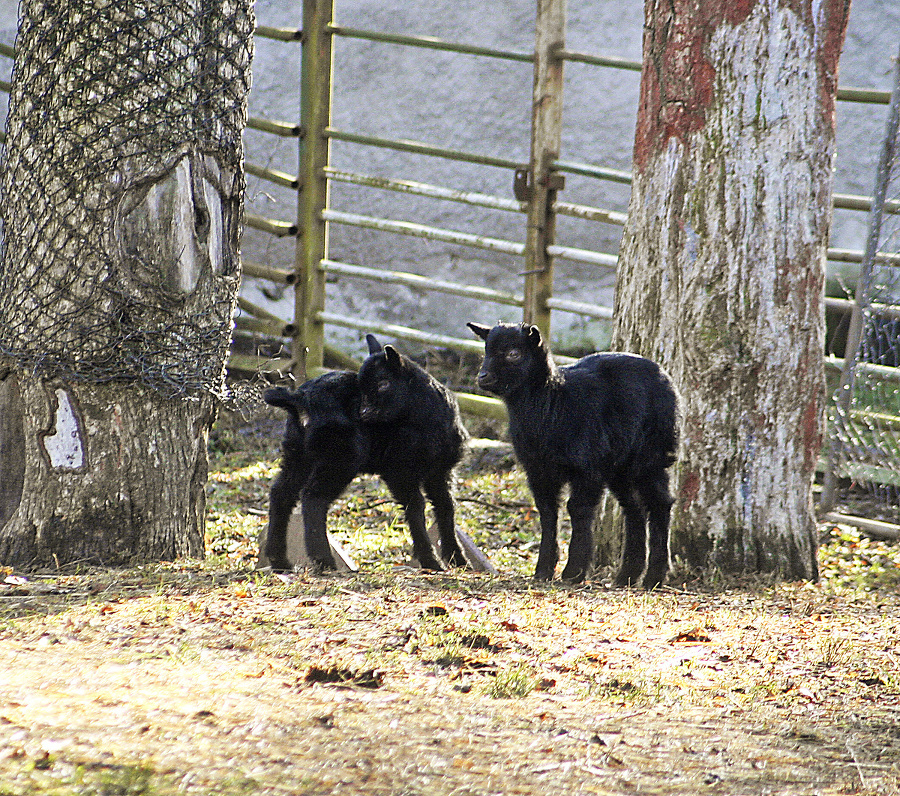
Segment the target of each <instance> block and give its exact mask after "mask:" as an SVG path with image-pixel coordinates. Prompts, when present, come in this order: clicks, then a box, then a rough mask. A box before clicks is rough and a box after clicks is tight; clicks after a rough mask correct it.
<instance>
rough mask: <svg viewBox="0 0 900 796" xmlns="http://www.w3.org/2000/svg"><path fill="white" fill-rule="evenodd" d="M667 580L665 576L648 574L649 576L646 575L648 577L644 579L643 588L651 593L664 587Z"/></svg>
mask: <svg viewBox="0 0 900 796" xmlns="http://www.w3.org/2000/svg"><path fill="white" fill-rule="evenodd" d="M665 579H666V576H665V574H663V575H656V574H653V575H651V574H650V573H649V572H648V573H647V575H646V577H645V578H644V583H643V584H642V585H643V587H644V588H645V589H646V590H647V591H650V590H651V589H658V588H659V587H660V586H662V585H663V581H664V580H665Z"/></svg>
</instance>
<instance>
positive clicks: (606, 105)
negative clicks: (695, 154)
mask: <svg viewBox="0 0 900 796" xmlns="http://www.w3.org/2000/svg"><path fill="white" fill-rule="evenodd" d="M16 9H17V3H16V2H14V0H0V40H2V41H5V42H10V43H11V42H12V41H13V39H14V35H15V18H16ZM256 14H257V20H258V22H259V23H260V24H265V25H272V26H290V27H299V26H300V15H301V3H300V2H299V0H258V1H257V2H256ZM336 20H337V22H338V23H340V24H344V25H347V26H351V27H359V28H365V29H375V30H383V31H389V32H395V33H408V34H414V35H430V36H437V37H441V38H445V39H450V40H454V41H459V42H464V43H467V44H478V45H484V46H492V47H498V48H504V49H511V50H516V51H521V52H530V51H531V50H532V49H533V27H534V9H533V7H532V5H531V4H530V3H522V2H518V1H517V2H514V1H513V0H483V2H478V3H460V2H459V0H431V2H428V3H425V2H421V0H409V1H408V2H403V3H399V2H398V3H390V4H386V3H384V2H375V1H374V0H336ZM642 21H643V4H642V3H641V2H639V0H632V2H630V3H621V2H613V0H569V2H568V32H567V42H566V44H567V47H568V48H569V49H573V50H580V51H584V52H590V53H595V54H600V55H609V56H619V57H622V58H626V59H629V60H636V61H639V60H640V57H641V28H642ZM898 40H900V4H898V3H897V2H896V0H857V2H855V3H854V4H853V6H852V10H851V17H850V27H849V31H848V36H847V43H846V47H845V51H844V54H843V56H842V59H841V75H840V84H841V85H842V86H858V87H872V88H879V89H888V88H890V83H891V69H892V58H893V56H895V55H896V53H897V46H898ZM335 46H336V51H335V52H336V57H335V69H336V79H335V89H334V126H335V127H338V128H341V129H346V130H348V131H353V132H359V133H367V134H371V135H376V136H384V137H393V138H408V139H413V140H419V141H424V142H427V143H432V144H435V145H439V146H447V147H451V148H456V149H461V150H466V151H472V152H479V153H485V154H490V155H496V156H500V157H504V158H511V159H515V160H520V161H522V162H523V163H524V162H526V161H527V159H528V146H529V117H530V105H531V66H530V64H527V63H512V62H505V61H494V60H492V59H487V58H482V57H475V56H466V55H455V54H450V53H442V52H437V51H429V50H420V49H412V48H400V47H396V46H393V45H387V44H376V43H370V42H363V41H357V40H350V39H346V38H340V37H339V38H337V39H336V45H335ZM9 66H10V65H9V61H8V59H5V58H0V77H3V78H4V79H8V75H9ZM299 70H300V47H299V45H298V44H289V43H280V42H272V41H268V40H265V39H259V38H257V40H256V57H255V61H254V70H253V90H252V93H251V97H250V112H251V115H255V116H263V117H267V118H274V119H283V120H288V121H295V120H296V119H297V118H298V113H299ZM638 86H639V75H638V74H637V73H635V72H623V71H618V70H610V69H603V68H598V67H593V66H588V65H583V64H575V63H568V64H567V65H566V88H565V92H566V93H565V111H564V124H565V132H564V137H563V152H562V158H563V159H564V160H574V161H583V162H587V163H592V164H596V165H601V166H606V167H611V168H616V169H621V170H628V169H629V168H630V163H631V150H632V143H633V137H634V117H635V112H636V104H637V96H638ZM5 103H6V97H5V95H4V94H2V93H0V113H4V114H5ZM885 116H886V106H871V105H858V104H853V103H839V104H838V166H837V175H836V182H835V188H836V190H837V191H839V192H843V193H858V194H871V192H872V187H873V182H874V171H875V163H876V160H877V148H878V145H879V142H880V138H881V136H882V134H883V128H884V120H885ZM244 138H245V145H246V158H247V161H248V162H253V163H256V164H259V165H262V166H269V167H272V168H276V169H279V170H282V171H286V172H296V169H297V142H296V140H295V139H278V138H274V137H272V136H269V135H265V134H263V133H259V132H256V131H253V130H248V131H247V133H246V134H245V137H244ZM333 160H334V164H335V166H336V167H339V168H346V169H348V170H352V171H358V172H364V173H368V174H374V175H379V176H385V177H394V178H399V179H411V180H417V181H421V182H429V183H434V184H438V185H445V186H448V187H452V188H458V189H466V190H477V191H482V192H485V193H490V194H495V195H498V196H503V197H508V198H512V174H511V173H510V172H508V171H506V170H501V169H495V168H490V167H480V166H470V165H467V164H460V163H448V162H446V161H442V160H437V159H434V158H428V157H424V156H416V155H407V154H402V153H396V152H390V151H387V150H378V149H373V148H370V147H361V146H356V145H351V144H346V143H342V142H335V143H334V145H333ZM332 198H333V202H332V204H333V206H334V207H335V208H336V209H339V210H345V211H349V212H357V213H362V214H365V215H373V216H382V217H387V218H393V219H399V220H407V221H417V222H420V223H424V224H430V225H435V226H441V227H446V228H449V229H458V230H463V231H468V232H479V233H482V234H485V235H491V236H496V237H503V238H508V239H510V240H516V241H523V240H524V235H525V231H524V218H523V217H521V216H519V215H517V214H505V213H497V212H493V211H481V210H476V209H472V208H469V207H467V206H463V205H457V204H450V203H444V202H438V201H435V200H427V199H417V198H412V197H406V196H401V195H399V194H394V193H388V192H377V191H373V190H371V189H363V188H354V187H352V186H347V185H335V187H334V190H333V194H332ZM560 198H561V199H563V200H565V201H571V202H578V203H583V204H588V205H593V206H597V207H604V208H609V209H614V210H620V211H624V210H625V209H626V208H627V203H628V188H627V186H622V185H618V184H615V183H609V182H603V181H598V180H593V179H589V178H580V177H577V176H572V175H568V176H567V182H566V188H565V190H564V191H563V192H562V194H561V196H560ZM295 202H296V198H295V195H294V194H293V192H291V191H288V190H284V189H280V188H278V187H276V186H273V185H272V184H270V183H268V182H264V181H262V180H259V179H256V178H252V177H251V178H248V185H247V209H248V212H251V213H255V214H258V215H264V216H270V217H274V218H281V219H284V220H290V221H292V220H293V219H294V217H295V212H296V208H295ZM331 229H332V236H331V256H332V257H333V258H334V259H339V260H343V261H346V262H351V263H357V264H360V265H368V266H374V267H382V266H383V267H391V268H396V269H399V270H407V271H414V272H416V273H422V274H426V275H433V276H435V277H439V278H444V279H448V278H452V279H453V280H455V281H460V282H466V283H470V284H479V285H487V286H490V287H496V288H501V289H504V290H508V291H512V292H517V293H520V292H521V284H522V278H521V276H520V274H521V271H522V268H523V266H522V262H521V261H520V260H519V259H517V258H512V257H506V256H502V255H494V254H491V253H489V252H483V251H480V250H475V249H465V248H461V247H456V246H449V245H445V244H440V243H435V242H427V241H422V240H417V239H412V238H405V237H399V236H395V235H390V234H386V233H377V232H369V231H365V230H358V229H353V228H349V227H345V226H339V225H332V227H331ZM865 232H866V217H865V214H863V213H852V212H848V211H837V212H836V214H835V224H834V234H833V241H832V242H833V245H834V246H837V247H841V248H855V249H861V248H862V247H863V243H864V239H865ZM620 236H621V228H619V227H615V226H611V225H606V224H600V223H589V222H583V221H576V220H573V219H566V218H563V219H561V220H560V229H559V241H558V242H560V243H562V244H565V245H571V246H577V247H583V248H587V249H595V250H600V251H606V252H611V253H615V252H616V251H617V249H618V243H619V239H620ZM244 241H245V245H244V256H245V258H246V259H249V260H254V261H258V262H265V263H268V264H270V265H273V266H280V267H291V265H292V262H293V258H294V241H293V239H275V238H272V237H270V236H268V235H265V234H263V233H259V232H257V231H255V230H252V229H248V230H247V231H246V233H245V238H244ZM612 282H613V280H612V274H611V273H609V272H608V271H607V270H605V269H601V268H597V267H596V266H588V265H579V264H576V263H571V262H568V261H558V262H557V267H556V284H555V292H556V293H557V295H560V296H564V297H566V298H573V299H577V300H583V301H592V302H599V303H606V304H608V303H609V302H610V301H611V298H612ZM244 293H245V295H247V297H248V298H250V299H251V300H253V301H256V302H259V303H266V304H267V305H268V306H270V307H272V308H273V309H275V311H276V312H278V313H279V314H280V315H281V316H282V317H284V318H290V317H291V315H292V311H293V298H292V296H291V295H289V293H290V291H282V290H278V289H274V288H272V286H270V285H268V284H265V283H258V282H257V280H252V279H248V280H246V283H245V286H244ZM328 309H329V310H331V311H334V312H338V313H343V314H347V315H351V316H354V317H360V318H379V319H383V320H386V321H389V322H393V323H399V324H404V325H411V326H417V327H420V328H424V329H426V330H429V331H437V332H441V333H444V334H450V335H454V336H460V337H465V336H467V334H466V330H465V327H464V324H465V321H467V320H481V321H484V322H493V321H495V320H497V318H503V319H508V320H518V319H519V312H518V311H517V310H515V309H514V308H508V307H507V308H504V307H498V306H495V305H494V306H484V305H478V304H476V303H475V302H472V301H469V300H465V299H458V298H454V297H450V296H446V295H443V294H437V293H424V292H421V291H417V290H412V289H407V288H402V287H395V286H391V287H385V286H377V285H374V284H372V283H366V282H359V281H354V280H349V279H340V280H337V281H335V282H332V283H330V284H329V288H328ZM553 328H554V338H555V342H556V343H557V344H558V345H567V346H572V345H580V346H584V347H587V348H592V347H595V346H602V345H603V344H604V342H605V330H604V329H603V327H602V324H600V323H598V322H589V321H586V320H584V319H581V318H578V317H577V316H573V315H570V314H567V313H555V314H554V322H553ZM328 337H329V339H330V340H331V341H332V342H335V343H337V344H339V345H341V347H343V348H345V349H346V350H348V351H349V352H352V353H355V354H357V355H362V354H363V353H364V346H363V344H362V342H361V334H360V333H357V332H355V331H350V330H340V329H331V328H330V329H329V330H328Z"/></svg>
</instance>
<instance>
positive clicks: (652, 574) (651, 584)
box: [638, 470, 674, 589]
mask: <svg viewBox="0 0 900 796" xmlns="http://www.w3.org/2000/svg"><path fill="white" fill-rule="evenodd" d="M638 491H639V492H640V495H641V498H642V500H643V501H644V505H645V506H646V507H647V516H648V519H649V522H648V525H649V548H650V553H649V556H648V558H647V573H646V574H645V575H644V588H645V589H655V588H656V587H657V586H660V585H662V582H663V581H664V580H665V578H666V573H667V572H668V571H669V515H670V513H671V510H672V504H673V502H674V501H673V499H672V495H671V493H670V492H669V474H668V473H667V472H666V471H665V470H662V471H660V472H659V473H655V474H654V475H653V476H652V477H649V478H648V479H647V480H646V481H643V482H641V483H639V484H638Z"/></svg>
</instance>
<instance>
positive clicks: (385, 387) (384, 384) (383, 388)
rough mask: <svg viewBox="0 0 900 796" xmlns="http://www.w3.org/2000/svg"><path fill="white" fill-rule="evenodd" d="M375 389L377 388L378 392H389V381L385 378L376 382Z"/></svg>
mask: <svg viewBox="0 0 900 796" xmlns="http://www.w3.org/2000/svg"><path fill="white" fill-rule="evenodd" d="M376 389H377V390H378V392H380V393H386V392H390V390H391V383H390V382H389V381H388V380H387V379H385V380H384V381H380V382H378V387H377V388H376Z"/></svg>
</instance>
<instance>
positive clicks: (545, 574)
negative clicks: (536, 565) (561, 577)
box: [534, 568, 553, 581]
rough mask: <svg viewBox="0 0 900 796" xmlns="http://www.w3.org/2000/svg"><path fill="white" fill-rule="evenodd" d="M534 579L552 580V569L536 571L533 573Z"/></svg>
mask: <svg viewBox="0 0 900 796" xmlns="http://www.w3.org/2000/svg"><path fill="white" fill-rule="evenodd" d="M534 579H535V580H540V581H547V580H553V569H543V568H541V569H537V570H535V572H534Z"/></svg>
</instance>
